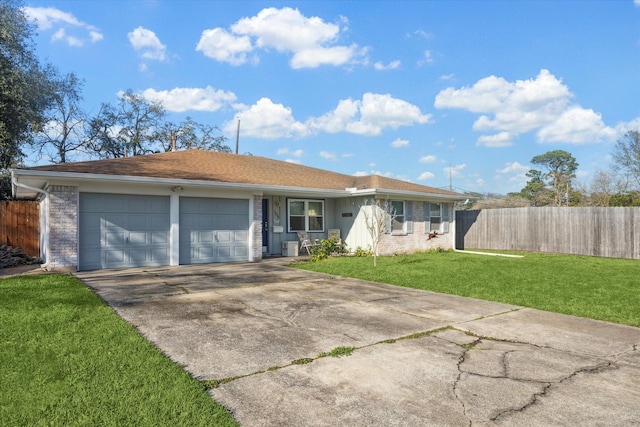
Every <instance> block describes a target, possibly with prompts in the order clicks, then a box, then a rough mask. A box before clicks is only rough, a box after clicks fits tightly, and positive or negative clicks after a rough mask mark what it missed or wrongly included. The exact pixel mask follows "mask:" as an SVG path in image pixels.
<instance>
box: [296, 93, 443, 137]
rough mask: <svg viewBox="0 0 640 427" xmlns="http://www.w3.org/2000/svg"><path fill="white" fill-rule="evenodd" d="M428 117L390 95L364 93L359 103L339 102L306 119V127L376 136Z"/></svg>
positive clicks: (330, 131) (350, 100)
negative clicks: (324, 112) (333, 106)
mask: <svg viewBox="0 0 640 427" xmlns="http://www.w3.org/2000/svg"><path fill="white" fill-rule="evenodd" d="M431 117H432V116H431V114H423V113H422V112H421V111H420V109H419V108H418V107H417V106H415V105H413V104H410V103H408V102H407V101H404V100H401V99H396V98H393V97H392V96H391V95H389V94H386V95H381V94H374V93H365V94H364V95H363V96H362V100H356V101H354V100H352V99H345V100H341V101H340V102H339V103H338V106H337V107H336V108H335V109H334V110H333V111H330V112H328V113H326V114H324V115H322V116H320V117H317V118H311V119H309V120H308V121H307V125H308V126H309V128H310V129H314V130H321V131H324V132H329V133H335V132H349V133H354V134H358V135H369V136H377V135H380V134H381V133H382V131H383V130H384V129H387V128H391V129H397V128H398V127H400V126H410V125H413V124H414V123H418V124H425V123H429V122H430V121H431Z"/></svg>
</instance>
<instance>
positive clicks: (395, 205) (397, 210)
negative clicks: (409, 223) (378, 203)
mask: <svg viewBox="0 0 640 427" xmlns="http://www.w3.org/2000/svg"><path fill="white" fill-rule="evenodd" d="M391 209H392V212H391V215H392V216H395V217H394V218H393V220H392V221H391V232H392V233H393V232H394V231H405V230H404V222H405V215H404V202H403V201H396V200H392V201H391Z"/></svg>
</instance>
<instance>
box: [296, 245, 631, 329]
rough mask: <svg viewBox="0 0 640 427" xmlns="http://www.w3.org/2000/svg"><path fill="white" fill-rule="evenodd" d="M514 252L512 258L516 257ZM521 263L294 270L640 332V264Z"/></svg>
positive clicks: (470, 259)
mask: <svg viewBox="0 0 640 427" xmlns="http://www.w3.org/2000/svg"><path fill="white" fill-rule="evenodd" d="M511 253H513V252H511ZM520 255H524V257H522V258H507V257H499V256H485V255H474V254H465V253H459V252H453V251H444V252H423V253H416V254H411V255H397V256H391V257H379V258H378V267H373V259H372V258H371V257H334V258H328V259H325V260H322V261H318V262H305V263H297V264H293V266H295V267H297V268H301V269H306V270H310V271H317V272H322V273H327V274H332V275H335V276H344V277H352V278H357V279H363V280H368V281H373V282H379V283H388V284H392V285H397V286H404V287H409V288H415V289H422V290H428V291H434V292H440V293H445V294H451V295H459V296H464V297H471V298H477V299H482V300H488V301H495V302H502V303H506V304H512V305H518V306H523V307H531V308H536V309H539V310H545V311H552V312H556V313H563V314H569V315H573V316H579V317H587V318H591V319H597V320H604V321H609V322H615V323H622V324H627V325H631V326H636V327H640V261H639V260H632V259H618V258H596V257H587V256H576V255H558V254H539V253H520Z"/></svg>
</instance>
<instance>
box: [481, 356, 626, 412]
mask: <svg viewBox="0 0 640 427" xmlns="http://www.w3.org/2000/svg"><path fill="white" fill-rule="evenodd" d="M612 367H613V368H614V369H618V367H617V366H615V364H614V363H613V362H608V363H605V364H600V365H596V366H590V367H585V368H581V369H577V370H576V371H574V372H572V373H571V374H570V375H567V376H566V377H564V378H562V379H560V380H559V381H556V382H546V381H531V382H537V383H539V384H546V385H545V387H544V388H543V389H542V391H541V392H539V393H534V394H533V395H532V396H531V399H530V400H529V402H527V403H526V404H525V405H523V406H521V407H520V408H515V409H513V408H510V409H507V410H504V411H502V412H500V413H498V414H497V415H495V416H494V417H492V418H490V419H489V421H497V420H498V419H499V418H501V417H503V416H506V415H508V414H511V413H515V412H523V411H525V410H527V409H528V408H530V407H531V406H533V405H535V404H536V403H538V402H539V401H540V398H542V397H544V396H545V395H546V394H547V393H548V391H549V389H551V388H552V387H554V386H559V385H560V384H562V383H564V382H565V381H568V380H570V379H572V378H574V377H575V376H577V375H579V374H582V373H597V372H599V371H602V370H605V369H607V368H612ZM510 379H511V380H515V381H518V379H514V378H510Z"/></svg>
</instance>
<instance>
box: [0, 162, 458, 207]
mask: <svg viewBox="0 0 640 427" xmlns="http://www.w3.org/2000/svg"><path fill="white" fill-rule="evenodd" d="M11 173H12V174H14V175H15V176H16V177H18V176H24V177H33V178H41V179H47V180H48V179H52V178H56V179H65V180H66V179H68V180H86V181H108V182H120V183H133V182H135V183H141V184H154V185H167V186H175V185H182V186H191V187H209V188H218V189H235V190H238V189H242V190H247V191H253V192H255V193H260V194H269V193H276V194H286V195H303V194H306V195H309V194H311V195H317V196H327V197H351V196H387V197H408V198H418V199H424V198H429V199H435V200H446V201H449V200H452V201H455V200H465V199H467V198H468V197H467V196H464V195H451V194H440V193H429V192H418V191H406V190H390V189H381V188H368V189H361V190H358V189H354V188H345V189H330V188H311V187H292V186H283V185H264V184H246V183H238V182H223V181H209V180H191V179H178V178H157V177H147V176H131V175H105V174H92V173H80V172H54V171H36V170H26V169H12V170H11Z"/></svg>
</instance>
